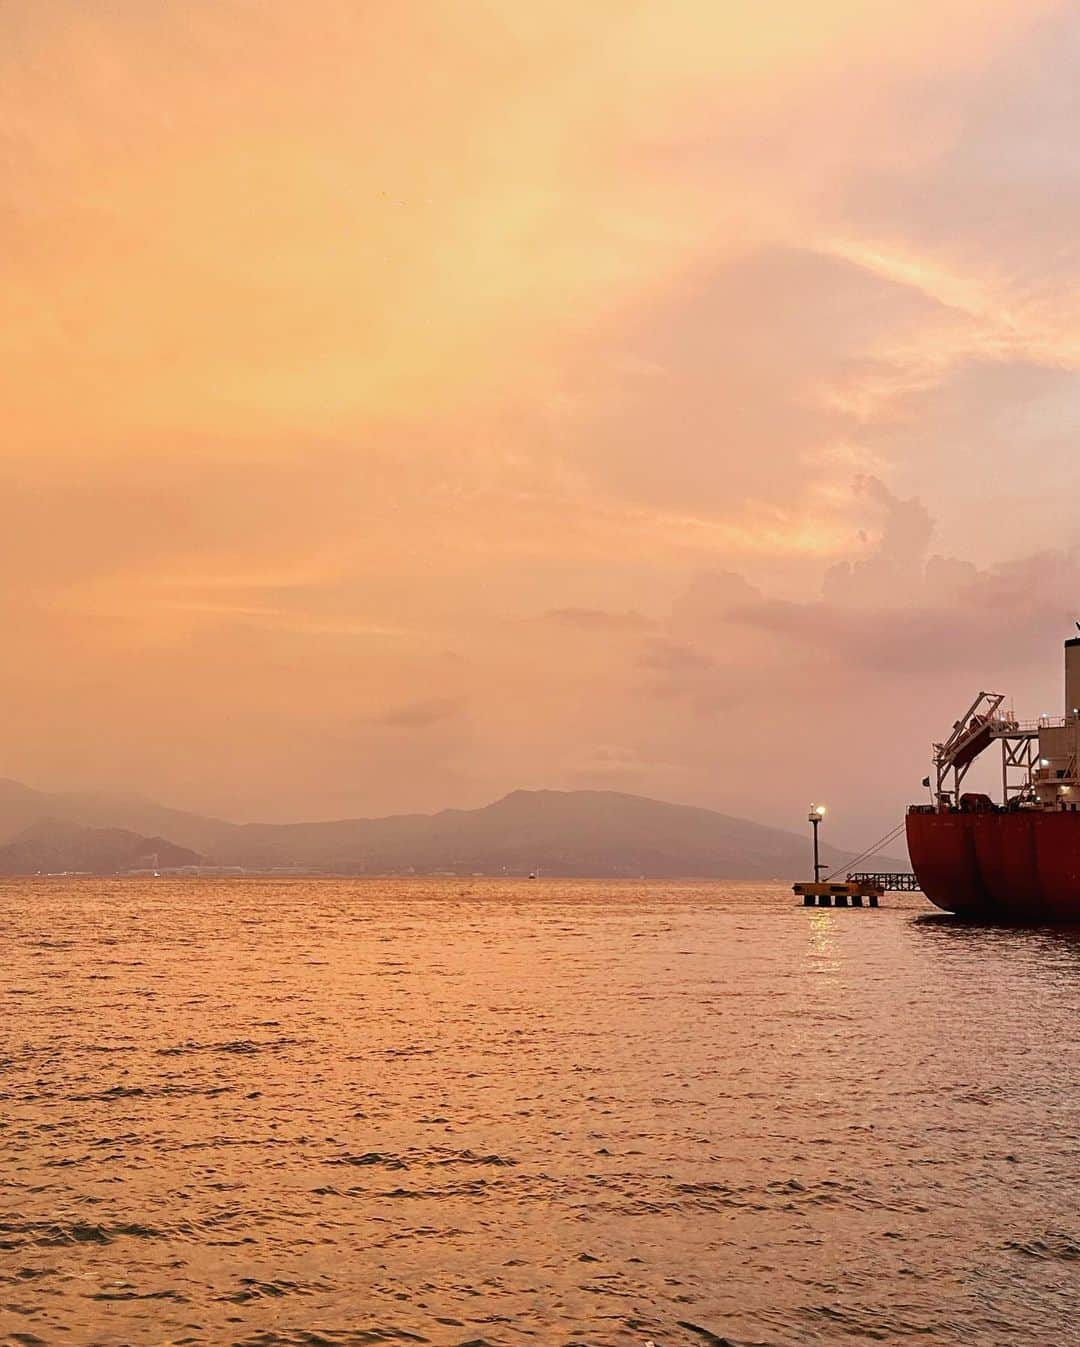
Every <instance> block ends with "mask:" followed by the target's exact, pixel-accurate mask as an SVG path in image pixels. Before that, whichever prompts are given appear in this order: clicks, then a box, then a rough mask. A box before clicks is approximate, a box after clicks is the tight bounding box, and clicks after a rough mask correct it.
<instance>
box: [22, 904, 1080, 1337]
mask: <svg viewBox="0 0 1080 1347" xmlns="http://www.w3.org/2000/svg"><path fill="white" fill-rule="evenodd" d="M0 896H2V899H3V901H2V903H0V935H2V937H3V939H4V948H5V950H6V952H7V969H6V974H5V978H4V981H3V984H2V987H0V1002H2V1004H0V1010H2V1012H3V1014H2V1017H0V1065H2V1071H3V1074H2V1076H0V1091H2V1093H3V1096H4V1098H3V1115H2V1122H3V1126H2V1128H0V1164H2V1166H3V1168H2V1173H3V1177H4V1188H3V1190H2V1192H3V1209H2V1211H0V1240H2V1244H3V1248H4V1251H5V1255H6V1258H5V1261H4V1262H3V1263H2V1264H0V1313H2V1316H3V1317H2V1319H0V1322H2V1323H3V1325H4V1328H5V1331H11V1332H13V1333H16V1332H17V1333H21V1334H23V1335H24V1336H23V1337H21V1338H19V1339H17V1340H18V1341H21V1342H30V1341H35V1340H36V1341H43V1342H52V1341H60V1340H62V1341H64V1342H67V1343H71V1344H74V1347H89V1345H90V1344H91V1343H94V1344H96V1343H109V1344H117V1345H119V1344H135V1343H140V1344H141V1343H144V1342H147V1343H148V1342H155V1343H157V1342H166V1341H173V1342H179V1341H184V1342H188V1343H192V1344H203V1343H205V1344H218V1343H222V1342H230V1343H238V1344H245V1345H246V1347H297V1345H299V1344H303V1345H304V1347H317V1344H332V1345H333V1347H354V1345H355V1347H359V1344H361V1343H372V1342H376V1341H391V1342H392V1341H425V1342H430V1343H435V1344H444V1345H445V1347H455V1345H456V1344H464V1343H467V1342H468V1343H489V1344H493V1345H494V1347H498V1345H500V1344H517V1343H525V1342H527V1341H528V1342H536V1341H543V1342H549V1341H550V1342H589V1343H590V1344H598V1345H599V1347H605V1345H607V1344H611V1345H612V1347H613V1345H614V1344H625V1343H631V1342H633V1343H639V1342H642V1341H643V1340H644V1339H645V1338H646V1337H649V1338H652V1339H653V1340H654V1341H655V1342H657V1343H658V1344H660V1343H665V1344H670V1343H676V1344H682V1343H690V1342H696V1343H699V1344H700V1342H701V1341H702V1340H719V1339H721V1338H723V1339H727V1340H730V1341H736V1342H739V1341H747V1342H763V1343H764V1342H767V1343H769V1344H779V1345H780V1347H788V1345H790V1347H794V1344H796V1343H799V1344H803V1343H806V1342H808V1341H817V1342H834V1341H835V1342H839V1341H845V1342H848V1341H861V1340H883V1339H884V1340H889V1339H892V1338H898V1337H903V1338H904V1339H905V1340H907V1341H910V1342H912V1343H914V1344H917V1345H918V1347H931V1344H932V1345H933V1347H959V1344H961V1343H963V1344H969V1343H971V1342H980V1343H981V1342H993V1341H999V1340H1003V1338H1002V1334H1005V1335H1007V1338H1008V1341H1010V1343H1013V1344H1016V1345H1017V1347H1045V1345H1046V1344H1047V1343H1049V1342H1064V1341H1066V1340H1067V1339H1068V1331H1069V1325H1071V1322H1072V1311H1073V1299H1074V1297H1073V1295H1072V1289H1073V1288H1072V1287H1071V1285H1070V1282H1069V1273H1070V1271H1071V1268H1073V1267H1075V1265H1076V1262H1075V1260H1076V1258H1077V1256H1078V1255H1080V1244H1078V1243H1077V1235H1076V1229H1075V1212H1076V1210H1077V1209H1078V1206H1080V1202H1078V1199H1080V1192H1078V1191H1077V1176H1076V1166H1075V1155H1076V1135H1075V1134H1076V1128H1075V1123H1076V1113H1075V1107H1076V1098H1077V1090H1078V1088H1080V1061H1078V1057H1077V1050H1076V1044H1075V1034H1074V1017H1075V1010H1076V1005H1077V998H1076V994H1075V992H1076V978H1077V971H1078V965H1080V959H1078V958H1077V947H1076V946H1075V944H1069V943H1068V942H1061V941H1052V940H1050V939H1049V938H1047V937H1045V936H1043V935H1042V934H1040V933H1000V932H999V933H987V932H983V933H979V932H977V931H971V930H968V931H966V932H964V933H962V934H956V933H954V931H953V929H952V928H947V929H946V928H940V927H936V926H933V925H929V924H927V923H926V922H924V921H922V920H921V919H919V918H918V913H919V911H920V910H921V909H920V907H919V905H918V903H919V900H917V899H906V900H903V902H905V903H906V906H896V907H893V908H889V909H887V910H885V909H883V910H881V911H878V912H869V911H865V912H859V911H848V912H829V911H824V912H823V911H814V912H808V911H805V910H802V909H797V908H795V907H794V906H793V903H792V899H791V894H790V892H789V891H787V890H786V889H780V888H768V887H762V886H725V887H724V888H722V889H721V888H718V887H716V886H710V885H704V884H701V885H693V884H687V885H659V884H658V885H633V884H607V885H604V884H586V883H569V882H566V883H560V882H546V881H541V882H538V883H534V884H531V885H520V886H518V887H515V886H514V885H513V884H507V883H499V882H496V881H487V880H475V881H470V883H469V884H468V885H467V886H462V885H461V883H460V881H431V880H415V881H366V882H364V881H341V882H336V881H335V882H320V883H310V882H301V881H296V882H286V883H263V882H254V881H252V882H244V883H201V884H177V885H175V886H172V885H170V884H169V883H166V882H163V883H161V884H155V885H146V884H139V883H102V882H96V881H86V882H82V883H78V884H76V885H74V886H71V885H66V884H55V883H54V884H47V883H37V884H30V885H20V884H9V885H5V886H3V888H2V891H0ZM975 1269H977V1270H978V1277H977V1278H976V1277H975V1276H974V1275H973V1273H974V1270H975ZM9 1324H10V1325H12V1328H11V1329H10V1330H9V1329H8V1325H9ZM709 1333H711V1334H714V1335H716V1338H715V1339H710V1338H708V1337H707V1334H709ZM410 1335H411V1336H410ZM13 1340H16V1339H13Z"/></svg>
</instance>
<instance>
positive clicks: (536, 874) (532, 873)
mask: <svg viewBox="0 0 1080 1347" xmlns="http://www.w3.org/2000/svg"><path fill="white" fill-rule="evenodd" d="M529 878H530V879H539V878H540V870H539V868H537V869H535V870H530V871H529Z"/></svg>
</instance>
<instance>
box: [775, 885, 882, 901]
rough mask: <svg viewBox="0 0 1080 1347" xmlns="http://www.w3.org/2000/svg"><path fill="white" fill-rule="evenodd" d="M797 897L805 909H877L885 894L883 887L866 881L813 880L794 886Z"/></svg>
mask: <svg viewBox="0 0 1080 1347" xmlns="http://www.w3.org/2000/svg"><path fill="white" fill-rule="evenodd" d="M792 888H793V891H794V893H795V896H796V897H797V898H801V899H802V900H803V907H863V906H864V905H865V906H866V907H877V906H878V904H879V902H880V901H881V898H882V897H883V895H884V893H885V889H884V887H883V886H882V885H880V884H876V883H873V882H868V881H867V880H865V879H848V880H841V881H839V882H837V883H832V884H830V883H827V882H825V881H822V880H819V881H818V882H817V883H816V884H815V883H813V881H811V880H807V881H805V882H803V883H799V884H795V885H793V886H792Z"/></svg>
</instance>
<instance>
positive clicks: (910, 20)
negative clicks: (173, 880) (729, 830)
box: [0, 0, 1080, 840]
mask: <svg viewBox="0 0 1080 1347" xmlns="http://www.w3.org/2000/svg"><path fill="white" fill-rule="evenodd" d="M1078 57H1080V19H1078V17H1077V14H1076V11H1075V8H1074V7H1073V6H1071V5H1068V4H1064V3H1060V2H1059V0H1024V3H1022V4H1021V3H1016V2H1015V0H979V3H975V0H936V2H935V3H934V4H932V5H931V4H929V3H925V4H924V3H921V0H916V2H915V3H912V4H910V5H908V6H905V7H882V6H879V5H871V4H867V3H865V0H861V2H860V3H854V2H853V0H819V2H817V3H815V4H813V5H809V4H806V3H805V0H798V3H795V2H793V0H787V2H784V3H771V4H762V5H758V6H747V5H744V4H734V3H730V4H728V3H721V2H719V0H682V2H681V3H674V4H673V3H671V0H667V2H666V3H660V2H659V0H591V3H589V4H584V5H583V4H581V3H570V0H548V3H546V4H545V5H543V6H537V5H533V4H526V3H524V2H523V0H424V3H420V2H419V0H401V3H397V4H393V5H390V4H385V5H379V4H372V3H360V2H359V0H314V3H312V4H308V5H303V6H300V5H296V4H295V3H286V0H188V2H187V3H185V4H183V5H175V6H158V5H149V4H147V3H145V0H108V2H106V0H101V3H96V4H92V5H87V4H86V3H85V0H81V2H80V3H75V2H74V0H35V3H34V4H33V5H14V6H5V7H4V8H3V10H2V11H0V72H2V78H0V100H2V110H3V133H2V140H0V147H2V153H3V157H4V168H5V171H4V174H3V178H2V184H3V185H2V189H0V190H2V193H3V197H2V209H0V282H2V284H0V310H2V320H3V321H2V322H0V343H2V347H0V349H2V356H3V359H2V362H0V369H2V371H3V373H2V376H0V377H2V379H3V403H4V407H5V429H6V434H5V453H4V459H3V464H2V469H0V471H2V477H0V487H2V490H3V500H4V505H5V509H4V529H3V534H2V535H0V536H2V546H3V547H4V549H5V551H6V566H5V568H4V576H5V580H4V583H3V585H2V588H0V604H2V605H3V609H4V614H3V615H4V618H5V620H6V625H7V629H8V632H9V639H8V649H9V658H8V659H7V661H5V668H4V670H3V672H2V674H0V678H2V680H3V688H2V691H3V693H4V697H5V703H6V705H7V706H8V709H9V716H8V720H9V725H8V729H7V731H6V733H5V735H4V738H3V751H2V752H0V772H3V773H6V774H7V775H10V776H15V777H18V778H20V779H23V780H26V781H29V782H30V783H32V784H36V785H41V786H46V787H63V786H80V787H81V786H90V785H95V786H106V787H110V788H119V789H132V790H139V791H143V792H146V793H149V794H152V795H155V796H157V797H158V798H161V799H163V800H165V801H166V802H169V803H175V804H179V805H185V806H189V807H193V808H198V809H205V810H212V811H215V812H221V813H224V814H226V815H229V816H231V817H237V818H249V817H266V818H287V817H297V816H316V815H342V814H348V813H372V812H389V811H392V810H398V809H414V808H416V809H429V808H437V807H439V806H441V805H445V804H461V805H473V804H478V803H483V802H485V801H486V800H488V799H490V798H493V797H494V796H496V795H498V794H500V793H501V792H503V791H504V790H507V789H510V788H512V787H515V786H527V787H528V786H555V787H573V786H604V787H612V788H619V789H627V790H634V791H640V792H642V793H647V794H654V795H658V796H662V797H666V798H671V799H679V800H687V801H692V802H695V803H702V804H707V805H712V806H715V807H719V808H723V809H728V810H730V811H732V812H738V813H744V814H748V815H750V816H756V817H760V818H763V819H766V820H768V821H776V822H786V821H790V822H792V823H793V824H794V825H795V826H799V819H800V816H801V813H802V810H803V808H804V805H805V798H804V797H806V796H807V795H809V794H813V795H815V796H818V795H824V794H826V793H827V794H828V795H829V796H830V799H831V800H832V801H833V802H834V811H835V814H836V816H837V819H838V822H837V824H836V826H837V828H838V829H840V828H841V827H843V826H844V825H842V824H841V823H840V822H839V820H840V819H846V820H847V825H846V827H847V832H848V834H849V836H850V838H851V839H852V840H858V839H859V837H860V836H861V833H862V830H864V829H865V828H870V827H873V826H875V825H876V823H877V822H879V821H880V822H883V823H885V822H888V821H889V820H890V819H891V817H892V815H893V813H895V811H896V810H897V808H898V807H899V806H900V805H901V804H902V803H904V802H905V800H906V799H907V798H908V797H909V795H911V793H912V790H913V787H914V786H915V785H916V784H917V780H918V777H919V776H921V774H922V771H923V766H922V761H923V756H924V746H925V744H926V743H928V741H929V740H930V738H931V737H934V736H936V735H937V734H938V733H939V731H940V730H941V728H942V723H943V722H947V723H951V720H952V719H953V718H954V717H955V715H956V714H958V712H959V711H960V710H962V709H963V706H962V705H954V704H955V703H957V702H960V703H965V702H966V700H967V699H968V698H969V695H970V694H971V693H973V692H975V691H977V690H978V688H979V687H982V686H988V685H994V686H997V685H998V684H1001V685H1002V687H1004V688H1005V689H1006V690H1009V691H1015V693H1016V696H1017V700H1018V703H1021V702H1023V703H1025V704H1030V701H1031V699H1036V700H1039V699H1050V701H1051V704H1053V705H1056V703H1057V700H1058V693H1057V687H1058V681H1059V679H1058V674H1059V669H1058V664H1059V659H1058V649H1057V645H1058V642H1059V640H1060V638H1061V637H1063V636H1064V635H1066V634H1067V631H1068V629H1069V628H1071V622H1072V617H1073V610H1074V608H1078V609H1080V597H1078V594H1077V591H1078V586H1077V583H1076V581H1077V579H1078V578H1080V577H1078V575H1077V560H1076V554H1075V551H1074V549H1075V548H1076V546H1077V544H1078V541H1080V539H1078V537H1077V526H1076V523H1075V514H1076V511H1075V502H1076V499H1077V490H1076V488H1077V471H1076V441H1075V434H1074V432H1075V427H1076V424H1077V410H1078V407H1080V386H1078V381H1077V369H1078V366H1080V321H1078V318H1080V314H1078V308H1080V300H1078V298H1077V296H1078V295H1080V289H1078V287H1077V280H1078V271H1080V247H1078V244H1077V242H1076V240H1077V238H1080V230H1078V228H1077V226H1078V225H1080V187H1078V181H1080V180H1078V178H1077V174H1076V130H1075V128H1076V125H1077V114H1078V112H1080V107H1078V101H1080V100H1078V95H1077V92H1076V81H1075V70H1076V67H1077V59H1078ZM1034 709H1036V710H1041V709H1043V708H1042V707H1041V706H1040V707H1037V708H1034ZM868 724H870V725H873V726H874V727H875V735H876V736H877V737H875V740H874V742H875V753H874V760H873V762H872V763H869V764H862V763H859V764H857V765H855V766H852V765H851V763H850V761H849V755H850V753H851V751H852V750H853V748H855V747H856V746H861V745H862V744H864V743H865V741H866V734H867V725H868ZM837 740H838V741H839V745H840V746H839V747H838V748H837V747H834V742H835V741H837Z"/></svg>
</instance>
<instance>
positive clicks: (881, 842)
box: [825, 822, 905, 883]
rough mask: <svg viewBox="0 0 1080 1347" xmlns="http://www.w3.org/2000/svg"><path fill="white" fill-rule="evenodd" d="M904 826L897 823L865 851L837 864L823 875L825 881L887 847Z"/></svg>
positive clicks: (901, 823) (849, 869) (851, 868)
mask: <svg viewBox="0 0 1080 1347" xmlns="http://www.w3.org/2000/svg"><path fill="white" fill-rule="evenodd" d="M904 827H905V824H904V823H903V822H900V823H898V824H897V825H896V827H895V828H894V829H893V830H892V832H890V833H886V834H885V836H884V837H879V838H878V840H877V841H876V842H875V843H874V845H873V846H872V847H867V849H866V850H865V851H860V852H859V854H858V855H857V856H856V857H855V859H854V860H851V861H845V862H844V864H843V865H838V866H837V867H836V869H835V870H833V871H832V872H831V873H830V874H827V875H826V876H825V882H826V883H828V882H829V880H831V879H832V878H833V876H834V875H838V874H839V873H840V871H841V870H847V871H848V872H849V873H850V871H852V870H854V868H855V866H857V865H858V864H859V863H860V862H861V861H865V860H866V859H867V858H868V857H869V856H873V855H874V853H875V852H877V851H880V850H881V848H882V847H887V846H888V845H889V843H890V842H894V841H895V840H896V839H897V838H898V837H899V836H900V834H901V833H902V832H903V831H904Z"/></svg>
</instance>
